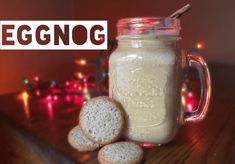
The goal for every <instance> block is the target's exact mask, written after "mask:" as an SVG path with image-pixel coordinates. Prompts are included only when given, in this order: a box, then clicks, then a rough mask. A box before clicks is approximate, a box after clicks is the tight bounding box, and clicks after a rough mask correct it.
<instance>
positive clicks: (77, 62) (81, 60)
mask: <svg viewBox="0 0 235 164" xmlns="http://www.w3.org/2000/svg"><path fill="white" fill-rule="evenodd" d="M75 63H76V64H78V65H86V64H87V61H86V60H85V59H80V60H76V61H75Z"/></svg>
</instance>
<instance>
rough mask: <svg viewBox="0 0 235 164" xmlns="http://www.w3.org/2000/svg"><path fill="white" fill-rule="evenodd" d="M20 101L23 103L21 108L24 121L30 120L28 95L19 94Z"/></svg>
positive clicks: (26, 93) (24, 93)
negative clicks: (24, 117)
mask: <svg viewBox="0 0 235 164" xmlns="http://www.w3.org/2000/svg"><path fill="white" fill-rule="evenodd" d="M21 99H22V101H23V108H24V113H25V116H26V119H29V118H30V111H29V94H28V92H26V91H24V92H22V93H21Z"/></svg>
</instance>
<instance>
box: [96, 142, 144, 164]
mask: <svg viewBox="0 0 235 164" xmlns="http://www.w3.org/2000/svg"><path fill="white" fill-rule="evenodd" d="M142 159H143V149H142V148H141V147H140V146H139V145H137V144H135V143H132V142H116V143H113V144H109V145H106V146H104V147H103V148H101V149H100V151H99V153H98V160H99V162H100V163H101V164H120V163H121V164H137V163H140V162H141V161H142Z"/></svg>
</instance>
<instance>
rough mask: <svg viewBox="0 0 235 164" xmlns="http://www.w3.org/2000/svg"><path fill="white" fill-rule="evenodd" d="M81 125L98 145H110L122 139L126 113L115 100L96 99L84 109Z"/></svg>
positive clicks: (81, 115)
mask: <svg viewBox="0 0 235 164" xmlns="http://www.w3.org/2000/svg"><path fill="white" fill-rule="evenodd" d="M79 124H80V127H81V129H82V131H83V132H84V134H85V135H86V136H87V137H88V138H89V139H90V140H92V141H93V142H95V143H98V144H108V143H111V142H114V141H116V140H117V139H119V137H121V135H122V132H123V128H124V112H123V110H122V108H121V106H120V105H119V104H118V103H117V102H115V101H114V100H113V99H111V98H109V97H107V96H100V97H96V98H93V99H91V100H89V101H88V102H87V103H86V104H85V105H84V106H83V107H82V109H81V111H80V114H79Z"/></svg>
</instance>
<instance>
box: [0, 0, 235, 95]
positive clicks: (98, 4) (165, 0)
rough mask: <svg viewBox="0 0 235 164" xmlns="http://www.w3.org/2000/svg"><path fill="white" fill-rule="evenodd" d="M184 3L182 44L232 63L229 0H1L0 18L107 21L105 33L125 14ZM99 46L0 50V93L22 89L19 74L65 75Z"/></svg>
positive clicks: (162, 12) (167, 10)
mask: <svg viewBox="0 0 235 164" xmlns="http://www.w3.org/2000/svg"><path fill="white" fill-rule="evenodd" d="M186 3H190V4H191V5H192V6H193V8H192V10H191V11H190V12H189V13H187V14H185V15H184V16H183V17H182V31H181V36H182V40H181V47H182V49H185V50H189V49H191V48H192V47H194V46H195V45H196V44H197V43H202V44H203V49H202V52H203V56H204V57H205V58H206V59H207V61H208V62H210V63H226V64H234V63H235V55H234V54H235V48H234V47H235V46H234V40H235V33H234V31H235V19H234V16H235V10H234V6H235V1H233V0H224V1H222V0H206V1H203V0H189V1H186V0H174V1H172V0H158V1H156V0H144V1H143V0H135V1H132V0H129V1H127V0H117V1H109V0H99V1H91V0H86V1H80V0H66V1H65V0H0V20H108V26H109V32H108V34H109V38H110V39H113V38H115V36H116V27H115V25H116V22H117V20H118V19H120V18H123V17H137V16H168V15H169V14H171V13H172V12H174V11H175V10H177V9H178V8H180V7H181V6H183V5H185V4H186ZM97 53H98V52H97V51H3V50H0V94H5V93H9V92H15V91H19V90H22V89H23V88H24V86H23V84H22V79H23V77H32V76H34V75H39V76H40V77H41V78H43V79H45V80H46V79H48V80H50V79H58V80H64V79H69V78H70V77H71V76H72V74H73V73H74V71H75V70H78V69H79V68H78V67H77V66H76V65H75V63H74V60H75V59H77V58H84V57H86V58H95V56H96V54H97Z"/></svg>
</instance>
